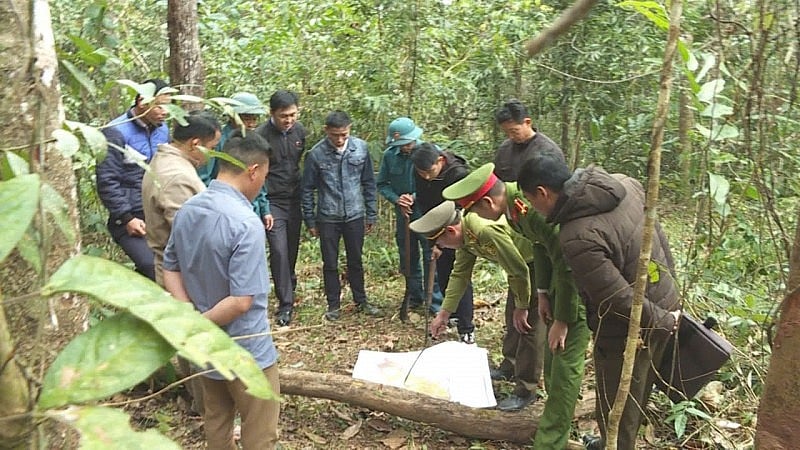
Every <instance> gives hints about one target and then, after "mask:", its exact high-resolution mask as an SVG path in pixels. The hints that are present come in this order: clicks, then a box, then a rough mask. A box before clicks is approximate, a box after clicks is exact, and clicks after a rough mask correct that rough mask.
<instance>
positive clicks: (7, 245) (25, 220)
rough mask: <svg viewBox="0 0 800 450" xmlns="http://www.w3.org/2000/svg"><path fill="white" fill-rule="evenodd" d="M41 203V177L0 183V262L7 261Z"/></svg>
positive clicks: (27, 176)
mask: <svg viewBox="0 0 800 450" xmlns="http://www.w3.org/2000/svg"><path fill="white" fill-rule="evenodd" d="M38 203H39V175H36V174H30V175H22V176H18V177H15V178H12V179H10V180H8V181H0V220H2V224H0V262H2V261H3V260H5V259H6V256H8V254H9V253H11V250H13V249H14V247H16V245H17V242H19V240H20V239H22V236H23V235H24V234H25V230H27V229H28V225H30V223H31V221H32V220H33V216H34V214H36V209H37V206H38Z"/></svg>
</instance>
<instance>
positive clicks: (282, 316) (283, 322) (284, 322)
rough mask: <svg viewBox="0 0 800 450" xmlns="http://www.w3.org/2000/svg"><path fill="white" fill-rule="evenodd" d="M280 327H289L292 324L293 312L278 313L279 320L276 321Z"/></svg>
mask: <svg viewBox="0 0 800 450" xmlns="http://www.w3.org/2000/svg"><path fill="white" fill-rule="evenodd" d="M276 322H277V323H278V326H279V327H288V326H289V324H290V323H291V322H292V312H291V311H281V312H279V313H278V320H277V321H276Z"/></svg>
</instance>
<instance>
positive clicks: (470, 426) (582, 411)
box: [280, 369, 594, 443]
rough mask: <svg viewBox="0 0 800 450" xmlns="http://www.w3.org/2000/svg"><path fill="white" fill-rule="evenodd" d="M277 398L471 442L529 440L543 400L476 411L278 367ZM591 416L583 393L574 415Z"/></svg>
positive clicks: (590, 402) (591, 400) (589, 403)
mask: <svg viewBox="0 0 800 450" xmlns="http://www.w3.org/2000/svg"><path fill="white" fill-rule="evenodd" d="M280 382H281V394H282V395H301V396H304V397H315V398H324V399H328V400H335V401H338V402H344V403H348V404H350V405H355V406H360V407H364V408H368V409H371V410H374V411H383V412H387V413H389V414H393V415H395V416H399V417H403V418H405V419H409V420H413V421H415V422H421V423H425V424H428V425H431V426H434V427H437V428H440V429H442V430H445V431H450V432H452V433H455V434H458V435H461V436H465V437H468V438H474V439H492V440H502V441H511V442H519V443H527V442H531V440H532V439H533V435H534V434H535V433H536V426H537V424H538V422H539V417H540V416H541V415H542V409H543V408H544V402H542V401H539V402H537V403H535V404H533V405H532V406H530V407H528V408H526V409H524V410H523V411H521V412H518V413H508V412H501V411H498V410H495V409H476V408H470V407H468V406H463V405H460V404H458V403H452V402H449V401H446V400H440V399H437V398H434V397H429V396H426V395H423V394H418V393H416V392H412V391H407V390H405V389H400V388H396V387H392V386H384V385H381V384H375V383H370V382H368V381H360V380H354V379H353V378H351V377H349V376H345V375H338V374H331V373H318V372H309V371H302V370H290V369H281V374H280ZM592 412H594V395H593V394H589V395H585V396H584V398H583V399H582V400H580V401H579V403H578V405H577V406H576V408H575V416H576V417H581V416H584V415H587V414H591V413H592Z"/></svg>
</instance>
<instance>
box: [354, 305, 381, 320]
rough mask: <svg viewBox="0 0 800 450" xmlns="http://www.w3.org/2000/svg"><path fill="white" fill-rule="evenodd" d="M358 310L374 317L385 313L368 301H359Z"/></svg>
mask: <svg viewBox="0 0 800 450" xmlns="http://www.w3.org/2000/svg"><path fill="white" fill-rule="evenodd" d="M358 311H359V312H362V313H364V314H367V315H368V316H372V317H380V316H382V315H383V313H381V310H380V309H378V308H377V307H375V306H374V305H372V304H370V303H368V302H364V303H359V304H358Z"/></svg>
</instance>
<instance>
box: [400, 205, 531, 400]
mask: <svg viewBox="0 0 800 450" xmlns="http://www.w3.org/2000/svg"><path fill="white" fill-rule="evenodd" d="M468 206H469V205H468ZM468 210H469V207H467V208H464V211H468ZM411 229H412V230H413V231H415V232H417V233H419V234H422V235H424V236H426V237H427V238H428V240H430V241H432V242H433V243H434V245H436V246H437V247H441V248H452V249H455V250H456V260H455V263H454V264H453V271H452V273H451V274H450V283H449V285H448V286H447V291H446V292H445V298H444V302H443V303H442V310H441V311H440V312H439V314H437V315H436V318H435V319H434V320H433V322H432V323H431V326H430V331H431V334H432V335H433V336H434V337H436V336H438V335H439V333H441V332H442V331H444V329H445V328H446V326H447V320H448V319H449V318H450V314H452V313H453V312H454V311H455V310H456V307H457V306H458V302H459V300H460V299H461V296H462V295H463V294H464V291H465V290H466V288H467V284H468V283H469V281H470V278H471V277H472V269H473V267H474V265H475V261H476V260H477V258H478V257H483V258H486V259H488V260H490V261H493V262H495V263H497V264H499V265H500V267H502V268H503V270H505V272H506V274H507V276H508V285H509V296H508V301H507V304H506V319H507V323H509V324H512V323H513V326H509V328H510V330H508V331H507V334H506V339H505V341H507V342H505V341H504V345H503V347H504V350H513V353H509V354H507V355H506V356H507V358H508V360H509V363H508V364H509V366H510V367H509V369H511V370H510V372H511V374H510V375H511V376H513V377H514V378H515V379H516V386H515V388H514V393H513V394H512V395H510V396H509V397H507V398H505V399H503V400H501V401H500V402H498V404H497V407H498V409H500V410H502V411H516V410H519V409H522V408H524V407H525V406H527V405H528V404H530V403H531V402H533V401H535V400H536V399H537V398H538V397H537V392H536V388H537V385H538V382H539V377H540V376H541V373H542V355H541V353H542V351H541V348H542V347H543V343H544V342H543V341H544V327H543V326H538V327H537V326H536V324H537V320H536V318H537V317H538V313H537V305H536V297H535V296H532V295H531V293H532V292H531V284H532V280H531V275H532V272H531V270H530V267H529V266H530V265H531V263H532V262H533V245H532V244H531V242H530V241H528V240H527V239H525V238H524V237H522V236H521V235H520V234H519V233H516V232H514V230H512V229H511V226H510V225H509V224H508V221H507V220H506V218H505V217H500V218H499V219H498V220H487V219H484V218H482V217H481V216H479V215H478V214H475V213H471V212H464V213H463V214H462V211H459V210H457V209H456V205H455V203H453V202H452V201H445V202H442V203H441V204H440V205H439V206H437V207H435V208H433V209H431V210H430V211H428V212H427V213H426V214H425V215H424V216H422V217H421V218H420V219H418V220H415V221H414V222H411ZM529 317H531V318H532V319H533V320H532V322H533V325H531V324H530V323H529ZM512 329H513V330H512ZM512 340H513V341H514V342H513V343H512V342H511V341H512ZM509 378H510V377H509Z"/></svg>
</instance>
